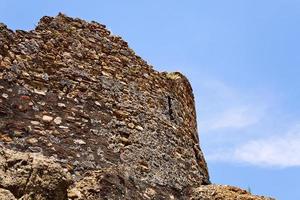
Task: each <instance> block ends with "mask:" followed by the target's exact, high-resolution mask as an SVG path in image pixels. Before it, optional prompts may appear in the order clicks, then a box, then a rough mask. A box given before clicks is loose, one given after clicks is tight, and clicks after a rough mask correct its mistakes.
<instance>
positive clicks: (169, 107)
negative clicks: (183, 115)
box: [168, 96, 174, 120]
mask: <svg viewBox="0 0 300 200" xmlns="http://www.w3.org/2000/svg"><path fill="white" fill-rule="evenodd" d="M168 112H169V116H170V120H174V116H173V108H172V98H171V97H170V96H168Z"/></svg>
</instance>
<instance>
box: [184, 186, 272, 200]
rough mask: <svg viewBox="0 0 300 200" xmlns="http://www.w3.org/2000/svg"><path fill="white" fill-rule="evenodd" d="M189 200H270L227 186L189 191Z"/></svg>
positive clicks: (202, 187)
mask: <svg viewBox="0 0 300 200" xmlns="http://www.w3.org/2000/svg"><path fill="white" fill-rule="evenodd" d="M187 196H189V198H188V199H189V200H218V199H226V200H235V199H239V200H272V199H273V198H267V197H262V196H254V195H251V194H250V193H249V192H247V191H246V190H242V189H240V188H237V187H233V186H228V185H204V186H200V187H198V188H194V189H192V190H191V192H190V194H188V195H187Z"/></svg>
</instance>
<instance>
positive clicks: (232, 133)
mask: <svg viewBox="0 0 300 200" xmlns="http://www.w3.org/2000/svg"><path fill="white" fill-rule="evenodd" d="M83 2H84V3H83ZM0 10H1V13H0V21H1V22H4V23H6V24H7V25H8V26H9V27H10V28H12V29H25V30H29V29H33V28H34V27H35V25H36V24H37V23H38V20H39V19H40V18H41V17H42V16H44V15H50V16H55V15H57V13H58V12H63V13H65V14H67V15H70V16H73V17H80V18H83V19H86V20H89V21H90V20H95V21H98V22H100V23H103V24H106V25H107V27H108V28H109V29H110V30H111V31H112V32H113V33H114V34H117V35H120V36H122V37H123V38H124V39H125V40H126V41H128V43H129V45H130V46H131V47H132V48H133V49H134V50H135V51H136V53H137V54H139V55H140V56H142V57H143V58H144V59H145V60H147V61H148V62H149V63H150V64H152V65H153V66H155V69H157V70H160V71H180V72H182V73H184V74H185V75H186V76H187V77H188V78H189V79H190V81H191V83H192V86H193V89H194V92H195V96H196V103H197V115H198V127H199V133H200V140H201V141H200V142H201V146H202V149H203V151H204V153H205V156H206V159H207V162H208V165H209V171H210V175H211V180H212V181H213V182H215V183H221V184H231V185H236V186H240V187H243V188H245V189H247V188H248V187H250V188H251V190H252V192H253V193H256V194H262V195H271V196H273V197H276V198H277V199H284V200H297V199H300V190H299V188H300V181H299V180H300V171H299V170H300V110H299V107H300V101H299V99H300V98H299V96H300V90H299V88H300V79H299V75H300V56H299V52H300V38H299V36H300V28H299V24H300V12H299V10H300V1H299V0H272V1H271V0H226V1H224V0H206V1H204V0H190V1H174V0H173V1H171V0H164V1H157V0H152V1H145V0H139V1H138V0H129V1H116V0H110V1H99V0H94V1H92V0H85V1H67V0H52V1H40V0H27V1H20V0H0Z"/></svg>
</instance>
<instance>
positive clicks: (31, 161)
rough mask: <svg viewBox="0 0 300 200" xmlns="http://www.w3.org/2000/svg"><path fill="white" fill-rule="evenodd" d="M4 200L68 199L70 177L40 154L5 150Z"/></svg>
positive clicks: (1, 157) (0, 183)
mask: <svg viewBox="0 0 300 200" xmlns="http://www.w3.org/2000/svg"><path fill="white" fill-rule="evenodd" d="M0 177H1V178H0V197H1V198H0V199H7V200H9V199H11V200H13V199H38V200H46V199H53V200H60V199H66V198H67V189H68V187H69V186H70V185H71V184H72V177H71V175H70V173H68V172H66V171H65V170H64V169H63V168H62V167H61V166H60V165H59V164H58V163H56V162H55V161H54V160H51V159H49V158H46V157H44V156H42V155H40V154H35V153H22V152H15V151H12V150H8V149H6V148H4V147H3V146H2V147H1V150H0Z"/></svg>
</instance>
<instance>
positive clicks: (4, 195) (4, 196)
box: [0, 188, 17, 200]
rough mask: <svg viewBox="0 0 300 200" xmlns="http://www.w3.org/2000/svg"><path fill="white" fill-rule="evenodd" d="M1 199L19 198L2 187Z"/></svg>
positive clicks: (12, 199)
mask: <svg viewBox="0 0 300 200" xmlns="http://www.w3.org/2000/svg"><path fill="white" fill-rule="evenodd" d="M0 199H1V200H17V199H16V198H15V197H14V195H13V194H12V193H11V192H10V191H9V190H5V189H2V188H0Z"/></svg>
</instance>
